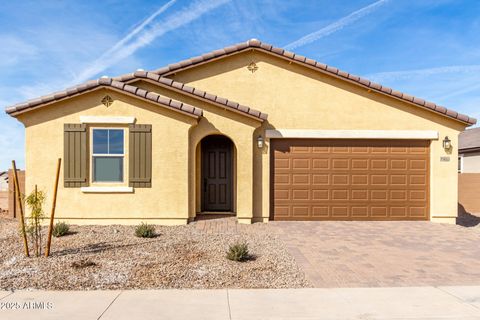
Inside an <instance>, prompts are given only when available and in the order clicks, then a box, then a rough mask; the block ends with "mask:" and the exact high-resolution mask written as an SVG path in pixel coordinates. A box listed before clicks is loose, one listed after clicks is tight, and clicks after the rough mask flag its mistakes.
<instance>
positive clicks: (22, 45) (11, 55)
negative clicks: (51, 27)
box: [0, 35, 38, 68]
mask: <svg viewBox="0 0 480 320" xmlns="http://www.w3.org/2000/svg"><path fill="white" fill-rule="evenodd" d="M0 43H1V45H2V50H0V68H4V67H8V68H12V67H14V66H15V65H16V64H18V62H20V60H21V59H25V58H33V57H35V56H36V55H37V54H38V49H37V47H36V46H35V45H33V44H31V43H29V42H26V41H24V40H22V39H20V38H18V37H14V36H11V35H0Z"/></svg>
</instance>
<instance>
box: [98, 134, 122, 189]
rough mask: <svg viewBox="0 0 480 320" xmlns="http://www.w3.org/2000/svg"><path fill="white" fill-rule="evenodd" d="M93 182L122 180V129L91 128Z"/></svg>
mask: <svg viewBox="0 0 480 320" xmlns="http://www.w3.org/2000/svg"><path fill="white" fill-rule="evenodd" d="M92 144H93V148H92V149H93V152H92V166H93V176H92V180H93V182H123V161H124V156H125V150H124V130H123V129H93V139H92Z"/></svg>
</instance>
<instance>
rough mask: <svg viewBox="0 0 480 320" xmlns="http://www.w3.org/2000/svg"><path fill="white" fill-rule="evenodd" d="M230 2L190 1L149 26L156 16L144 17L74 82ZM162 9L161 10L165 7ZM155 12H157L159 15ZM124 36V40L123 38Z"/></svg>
mask: <svg viewBox="0 0 480 320" xmlns="http://www.w3.org/2000/svg"><path fill="white" fill-rule="evenodd" d="M229 1H230V0H199V1H195V2H193V3H192V4H191V5H189V6H187V7H185V8H183V9H182V10H179V11H177V12H174V13H172V14H170V15H169V16H167V17H166V18H165V19H162V20H161V21H158V22H156V23H153V21H154V18H155V17H156V16H158V15H159V14H160V13H161V12H164V11H165V10H166V9H164V10H163V11H162V8H163V7H162V8H160V9H159V11H161V12H160V13H158V14H157V15H155V14H154V15H155V16H154V15H152V16H150V17H149V18H147V19H146V20H145V21H144V22H142V24H140V25H139V27H137V28H135V29H134V30H133V31H132V33H134V34H132V35H130V34H129V35H127V37H128V39H126V40H125V38H124V39H122V40H120V41H119V42H118V43H117V44H116V45H115V46H114V47H115V50H108V51H107V52H108V54H104V55H102V56H101V57H100V58H98V59H97V60H95V61H94V62H93V63H92V64H91V65H89V66H88V67H87V68H86V69H85V70H83V72H81V73H80V74H78V75H77V76H76V77H75V80H74V82H76V83H78V82H83V81H85V80H87V79H90V78H91V77H93V76H95V75H98V74H99V73H100V72H102V71H104V70H105V69H107V68H108V67H110V66H112V65H115V64H116V63H118V62H119V61H121V60H123V59H125V58H127V57H129V56H130V55H132V54H133V53H135V52H136V51H137V50H138V49H140V48H142V47H145V46H147V45H149V44H150V43H151V42H152V41H154V40H155V39H157V38H159V37H161V36H163V35H165V34H166V33H168V32H171V31H174V30H176V29H178V28H180V27H182V26H184V25H186V24H188V23H190V22H192V21H194V20H196V19H198V18H200V17H201V16H202V15H204V14H206V13H208V12H210V11H212V10H214V9H216V8H217V7H219V6H221V5H223V4H225V3H227V2H229ZM172 4H173V3H171V2H169V3H167V4H166V5H165V6H170V5H172ZM165 6H164V7H165ZM159 11H157V12H159ZM127 37H126V38H127Z"/></svg>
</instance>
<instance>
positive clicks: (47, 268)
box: [0, 218, 310, 290]
mask: <svg viewBox="0 0 480 320" xmlns="http://www.w3.org/2000/svg"><path fill="white" fill-rule="evenodd" d="M249 227H251V228H248V230H249V232H248V233H247V232H242V231H238V232H235V233H233V234H221V233H218V234H207V233H205V232H201V231H198V230H197V229H196V228H195V224H190V225H187V226H175V227H165V226H156V232H157V234H158V236H157V237H155V238H151V239H143V238H137V237H135V236H134V226H119V225H112V226H75V225H74V226H71V228H70V229H71V234H69V235H67V236H64V237H60V238H53V240H52V256H51V257H49V258H44V257H41V258H26V257H25V256H24V255H23V245H22V242H21V240H20V236H19V233H18V226H17V222H16V221H15V220H11V219H5V218H0V289H6V290H10V289H29V288H32V289H51V290H79V289H81V290H89V289H154V288H158V289H161V288H180V289H181V288H300V287H309V286H310V285H309V283H308V282H307V280H306V279H305V275H304V273H303V271H302V270H301V269H300V268H299V267H298V265H297V264H296V262H295V260H294V259H293V258H292V257H291V256H290V255H289V253H288V252H287V251H286V250H285V248H284V245H283V244H282V242H281V240H279V239H278V238H277V237H276V236H275V235H274V234H273V233H272V232H270V231H269V229H268V228H264V227H261V226H257V225H252V226H249ZM236 241H246V242H247V243H248V244H249V249H250V253H251V254H252V255H253V257H252V259H251V260H249V261H246V262H234V261H230V260H227V259H226V258H225V256H226V251H227V249H228V247H229V245H230V244H233V243H234V242H236Z"/></svg>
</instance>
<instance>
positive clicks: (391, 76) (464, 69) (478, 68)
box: [365, 64, 480, 82]
mask: <svg viewBox="0 0 480 320" xmlns="http://www.w3.org/2000/svg"><path fill="white" fill-rule="evenodd" d="M478 72H480V65H478V64H477V65H458V66H444V67H436V68H425V69H415V70H404V71H388V72H378V73H372V74H368V75H366V76H365V77H366V78H367V79H370V80H374V81H378V82H382V81H391V80H408V79H412V78H420V77H421V78H425V77H430V76H434V75H440V74H448V73H456V74H458V73H478Z"/></svg>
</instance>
